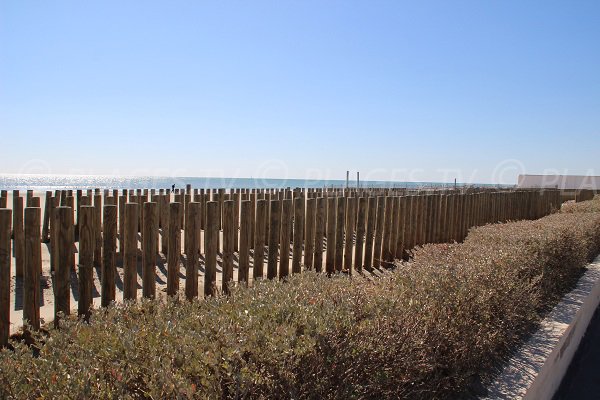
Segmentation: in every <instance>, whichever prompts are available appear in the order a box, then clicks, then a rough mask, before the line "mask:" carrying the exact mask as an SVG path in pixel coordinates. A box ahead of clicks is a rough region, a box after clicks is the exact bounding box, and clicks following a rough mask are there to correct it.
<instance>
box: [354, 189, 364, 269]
mask: <svg viewBox="0 0 600 400" xmlns="http://www.w3.org/2000/svg"><path fill="white" fill-rule="evenodd" d="M357 187H358V186H357ZM366 216H367V198H366V197H359V198H358V215H357V222H356V247H355V248H354V270H356V271H358V272H359V273H360V272H362V268H363V244H364V240H365V231H366Z"/></svg>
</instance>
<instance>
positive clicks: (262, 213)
mask: <svg viewBox="0 0 600 400" xmlns="http://www.w3.org/2000/svg"><path fill="white" fill-rule="evenodd" d="M246 201H247V202H248V203H249V204H250V205H247V206H246V207H248V213H249V214H248V216H247V217H246V218H243V217H242V224H248V227H247V228H246V229H247V230H248V234H249V235H250V237H249V239H248V240H249V241H250V243H252V226H253V223H252V216H253V215H254V210H253V208H252V205H253V203H252V201H249V200H246ZM268 204H269V203H268V201H267V200H258V201H257V202H256V220H255V224H254V225H255V228H256V230H255V232H254V258H253V259H254V271H253V277H254V279H255V280H256V279H262V278H263V275H264V271H263V270H264V264H265V243H266V241H267V240H266V239H267V235H266V232H265V231H266V227H267V224H268V220H267V213H268V209H267V207H268ZM242 229H243V227H242ZM240 257H241V255H240ZM240 262H241V261H240ZM240 268H241V265H240Z"/></svg>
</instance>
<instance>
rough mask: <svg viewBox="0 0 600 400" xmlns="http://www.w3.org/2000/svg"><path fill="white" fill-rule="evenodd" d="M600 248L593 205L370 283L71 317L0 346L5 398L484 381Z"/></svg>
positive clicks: (342, 393)
mask: <svg viewBox="0 0 600 400" xmlns="http://www.w3.org/2000/svg"><path fill="white" fill-rule="evenodd" d="M599 249H600V213H593V212H592V213H588V212H586V213H579V212H568V213H559V214H554V215H550V216H547V217H544V218H542V219H540V220H537V221H520V222H511V223H506V224H495V225H488V226H484V227H479V228H475V229H472V230H471V232H470V233H469V235H468V237H467V239H466V240H465V242H464V243H461V244H456V243H454V244H438V245H426V246H424V247H422V248H418V249H416V250H415V251H414V257H413V259H412V260H411V261H410V262H398V263H397V264H396V265H395V267H394V268H393V270H391V271H386V272H384V273H383V274H381V277H379V278H377V279H373V278H367V277H361V276H359V275H357V274H355V275H354V276H353V277H347V276H342V275H340V276H334V277H332V278H327V277H326V276H324V275H322V274H316V273H312V272H307V273H303V274H301V275H295V276H292V277H290V278H289V280H288V281H287V282H285V283H277V282H272V281H261V282H258V283H257V284H256V285H255V286H254V287H252V288H249V289H239V288H236V289H234V290H233V291H232V295H231V296H229V297H217V298H210V299H207V300H200V301H193V302H187V301H177V300H173V299H171V300H169V301H161V300H152V301H150V300H144V301H140V302H137V303H126V304H117V305H113V306H111V307H109V308H106V309H101V310H96V311H95V312H94V314H93V316H92V318H91V321H90V323H89V324H87V323H84V322H80V321H77V320H76V319H75V318H73V317H70V318H66V319H65V320H64V324H63V327H62V328H61V329H60V330H52V331H51V332H50V333H49V335H47V336H40V337H38V342H39V343H38V344H37V347H38V348H39V350H36V351H35V352H33V351H32V349H31V347H29V346H27V345H25V344H23V343H19V342H13V346H14V349H12V350H6V349H5V350H3V351H2V352H1V353H0V398H9V399H20V398H71V397H72V398H135V399H152V398H153V399H159V398H331V399H338V398H340V399H341V398H344V399H345V398H411V399H425V398H427V399H429V398H453V397H462V396H469V395H473V394H479V393H481V392H482V382H483V383H485V382H486V380H487V379H488V378H489V377H490V375H491V374H492V373H493V371H494V368H495V367H496V366H497V365H498V363H499V362H501V361H502V360H503V359H504V358H506V356H507V355H508V354H509V352H510V350H511V348H513V347H514V346H515V344H517V343H518V342H519V341H520V340H522V338H523V337H524V335H525V334H527V333H528V332H530V331H531V329H532V328H534V327H535V324H536V323H537V322H538V321H539V320H540V318H541V315H543V312H544V311H545V310H547V309H548V307H550V306H551V305H552V304H553V303H554V302H555V301H556V299H557V298H558V297H559V296H561V294H563V293H564V292H565V291H567V290H569V289H570V288H571V287H572V285H573V283H574V282H575V281H576V279H577V278H578V276H580V274H581V272H582V267H583V266H584V265H585V263H586V262H587V261H588V260H590V259H591V258H592V257H593V256H594V255H596V254H597V253H598V251H599Z"/></svg>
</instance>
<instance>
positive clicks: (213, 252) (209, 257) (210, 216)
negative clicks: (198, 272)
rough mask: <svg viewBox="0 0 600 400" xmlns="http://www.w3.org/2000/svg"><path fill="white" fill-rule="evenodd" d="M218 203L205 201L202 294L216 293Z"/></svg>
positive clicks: (211, 294) (210, 294)
mask: <svg viewBox="0 0 600 400" xmlns="http://www.w3.org/2000/svg"><path fill="white" fill-rule="evenodd" d="M218 211H219V203H218V202H216V201H209V202H207V203H206V231H205V235H206V236H205V246H204V247H205V258H206V260H205V268H204V269H205V273H204V295H205V296H216V294H217V252H218V247H217V245H218V241H217V239H218V237H219V223H220V220H221V219H220V216H219V215H218V214H217V213H218Z"/></svg>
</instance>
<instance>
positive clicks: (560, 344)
mask: <svg viewBox="0 0 600 400" xmlns="http://www.w3.org/2000/svg"><path fill="white" fill-rule="evenodd" d="M599 304H600V256H598V257H597V258H596V259H595V260H594V261H593V262H592V263H591V264H589V265H588V266H587V271H586V272H585V273H584V274H583V276H582V277H581V278H580V279H579V281H578V282H577V286H576V287H575V289H573V290H572V291H571V292H569V293H568V294H567V295H565V296H564V297H563V299H562V300H561V301H560V303H559V304H557V305H556V307H554V309H553V310H552V311H551V312H550V313H549V314H548V315H547V316H546V318H545V319H544V320H543V321H542V323H541V325H540V328H539V329H538V331H537V332H536V333H535V334H533V336H532V337H531V338H530V339H529V340H528V341H527V343H525V344H524V345H523V346H522V347H521V348H520V349H519V350H518V352H517V353H516V354H515V355H513V356H512V357H511V359H510V360H509V362H508V364H507V365H506V366H505V367H504V369H503V371H502V373H501V374H500V375H499V376H498V378H497V379H496V380H495V381H494V382H493V383H492V384H491V385H490V386H489V387H488V395H487V397H485V398H486V399H536V400H537V399H552V396H553V395H554V393H556V391H557V390H558V387H559V386H560V383H561V381H562V379H563V377H564V376H565V374H566V372H567V369H568V367H569V364H570V363H571V360H572V359H573V356H574V354H575V351H576V350H577V347H578V346H579V343H580V342H581V339H582V338H583V335H584V334H585V331H586V330H587V327H588V325H589V323H590V320H591V319H592V316H593V315H594V312H595V311H596V308H597V307H598V305H599Z"/></svg>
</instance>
